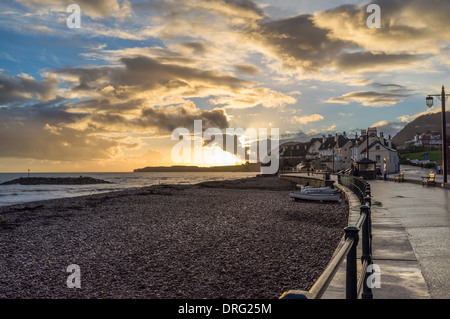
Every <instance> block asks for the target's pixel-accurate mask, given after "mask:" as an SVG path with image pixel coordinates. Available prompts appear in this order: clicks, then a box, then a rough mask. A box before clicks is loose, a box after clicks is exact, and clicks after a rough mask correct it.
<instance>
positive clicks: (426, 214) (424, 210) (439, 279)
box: [370, 168, 450, 299]
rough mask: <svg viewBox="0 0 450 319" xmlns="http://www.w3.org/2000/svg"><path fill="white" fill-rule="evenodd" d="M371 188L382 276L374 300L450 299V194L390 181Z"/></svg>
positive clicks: (375, 183) (375, 256) (375, 246)
mask: <svg viewBox="0 0 450 319" xmlns="http://www.w3.org/2000/svg"><path fill="white" fill-rule="evenodd" d="M419 169H420V168H419ZM410 172H411V171H410ZM405 175H406V173H405ZM409 175H410V178H411V175H412V174H409ZM418 175H419V174H416V176H418ZM370 184H371V188H372V195H373V198H372V203H373V205H372V216H373V223H374V225H373V241H374V242H373V249H374V250H373V259H374V263H377V264H379V265H380V267H381V276H382V278H381V280H382V288H381V289H375V290H374V297H375V298H427V297H428V296H427V295H429V297H431V298H437V299H443V298H445V299H448V298H450V267H448V264H449V262H450V190H449V189H445V188H440V187H432V186H421V185H418V184H412V183H394V182H391V181H371V182H370ZM402 233H403V235H402ZM402 237H403V239H402ZM406 239H407V240H408V241H409V245H408V242H406ZM408 246H411V249H409V247H408ZM383 266H385V267H383ZM419 271H420V274H419ZM396 272H397V273H396ZM395 277H397V278H395ZM421 277H423V280H424V282H425V284H426V289H427V291H425V287H424V286H423V283H421V281H422V278H421ZM383 282H384V283H385V284H384V286H383Z"/></svg>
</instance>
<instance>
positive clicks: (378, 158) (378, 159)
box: [377, 155, 381, 163]
mask: <svg viewBox="0 0 450 319" xmlns="http://www.w3.org/2000/svg"><path fill="white" fill-rule="evenodd" d="M380 162H381V156H380V155H377V163H380Z"/></svg>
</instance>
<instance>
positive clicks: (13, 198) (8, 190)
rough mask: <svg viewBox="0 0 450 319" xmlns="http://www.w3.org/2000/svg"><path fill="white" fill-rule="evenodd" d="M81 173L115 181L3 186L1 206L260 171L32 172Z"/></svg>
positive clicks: (5, 176)
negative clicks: (91, 183)
mask: <svg viewBox="0 0 450 319" xmlns="http://www.w3.org/2000/svg"><path fill="white" fill-rule="evenodd" d="M80 175H82V176H90V177H93V178H98V179H102V180H105V181H108V182H111V183H112V184H98V185H0V206H6V205H13V204H19V203H26V202H32V201H37V200H46V199H54V198H64V197H73V196H82V195H90V194H97V193H104V192H111V191H118V190H124V189H131V188H136V187H142V186H151V185H158V184H183V185H187V184H197V183H201V182H205V181H220V180H230V179H239V178H246V177H254V176H256V175H257V173H229V172H228V173H222V172H220V173H200V172H199V173H176V172H168V173H153V172H148V173H147V172H146V173H144V172H143V173H32V174H30V177H79V176H80ZM26 176H27V174H26V173H20V174H17V173H0V183H3V182H6V181H10V180H13V179H16V178H19V177H26Z"/></svg>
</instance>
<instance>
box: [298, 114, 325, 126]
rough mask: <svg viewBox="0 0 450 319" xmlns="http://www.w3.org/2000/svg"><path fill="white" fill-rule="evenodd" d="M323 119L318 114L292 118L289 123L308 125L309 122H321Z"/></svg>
mask: <svg viewBox="0 0 450 319" xmlns="http://www.w3.org/2000/svg"><path fill="white" fill-rule="evenodd" d="M323 119H324V117H323V116H322V115H320V114H312V115H305V116H294V117H293V118H292V120H291V121H292V122H293V123H298V124H308V123H311V122H317V121H321V120H323Z"/></svg>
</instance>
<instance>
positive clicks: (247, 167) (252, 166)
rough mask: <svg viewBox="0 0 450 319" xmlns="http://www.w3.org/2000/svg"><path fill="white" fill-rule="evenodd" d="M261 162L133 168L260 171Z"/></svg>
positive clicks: (172, 170)
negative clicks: (209, 165) (210, 165)
mask: <svg viewBox="0 0 450 319" xmlns="http://www.w3.org/2000/svg"><path fill="white" fill-rule="evenodd" d="M260 170H261V163H249V164H242V165H230V166H212V167H199V166H154V167H144V168H137V169H135V170H134V172H135V173H138V172H260Z"/></svg>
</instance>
